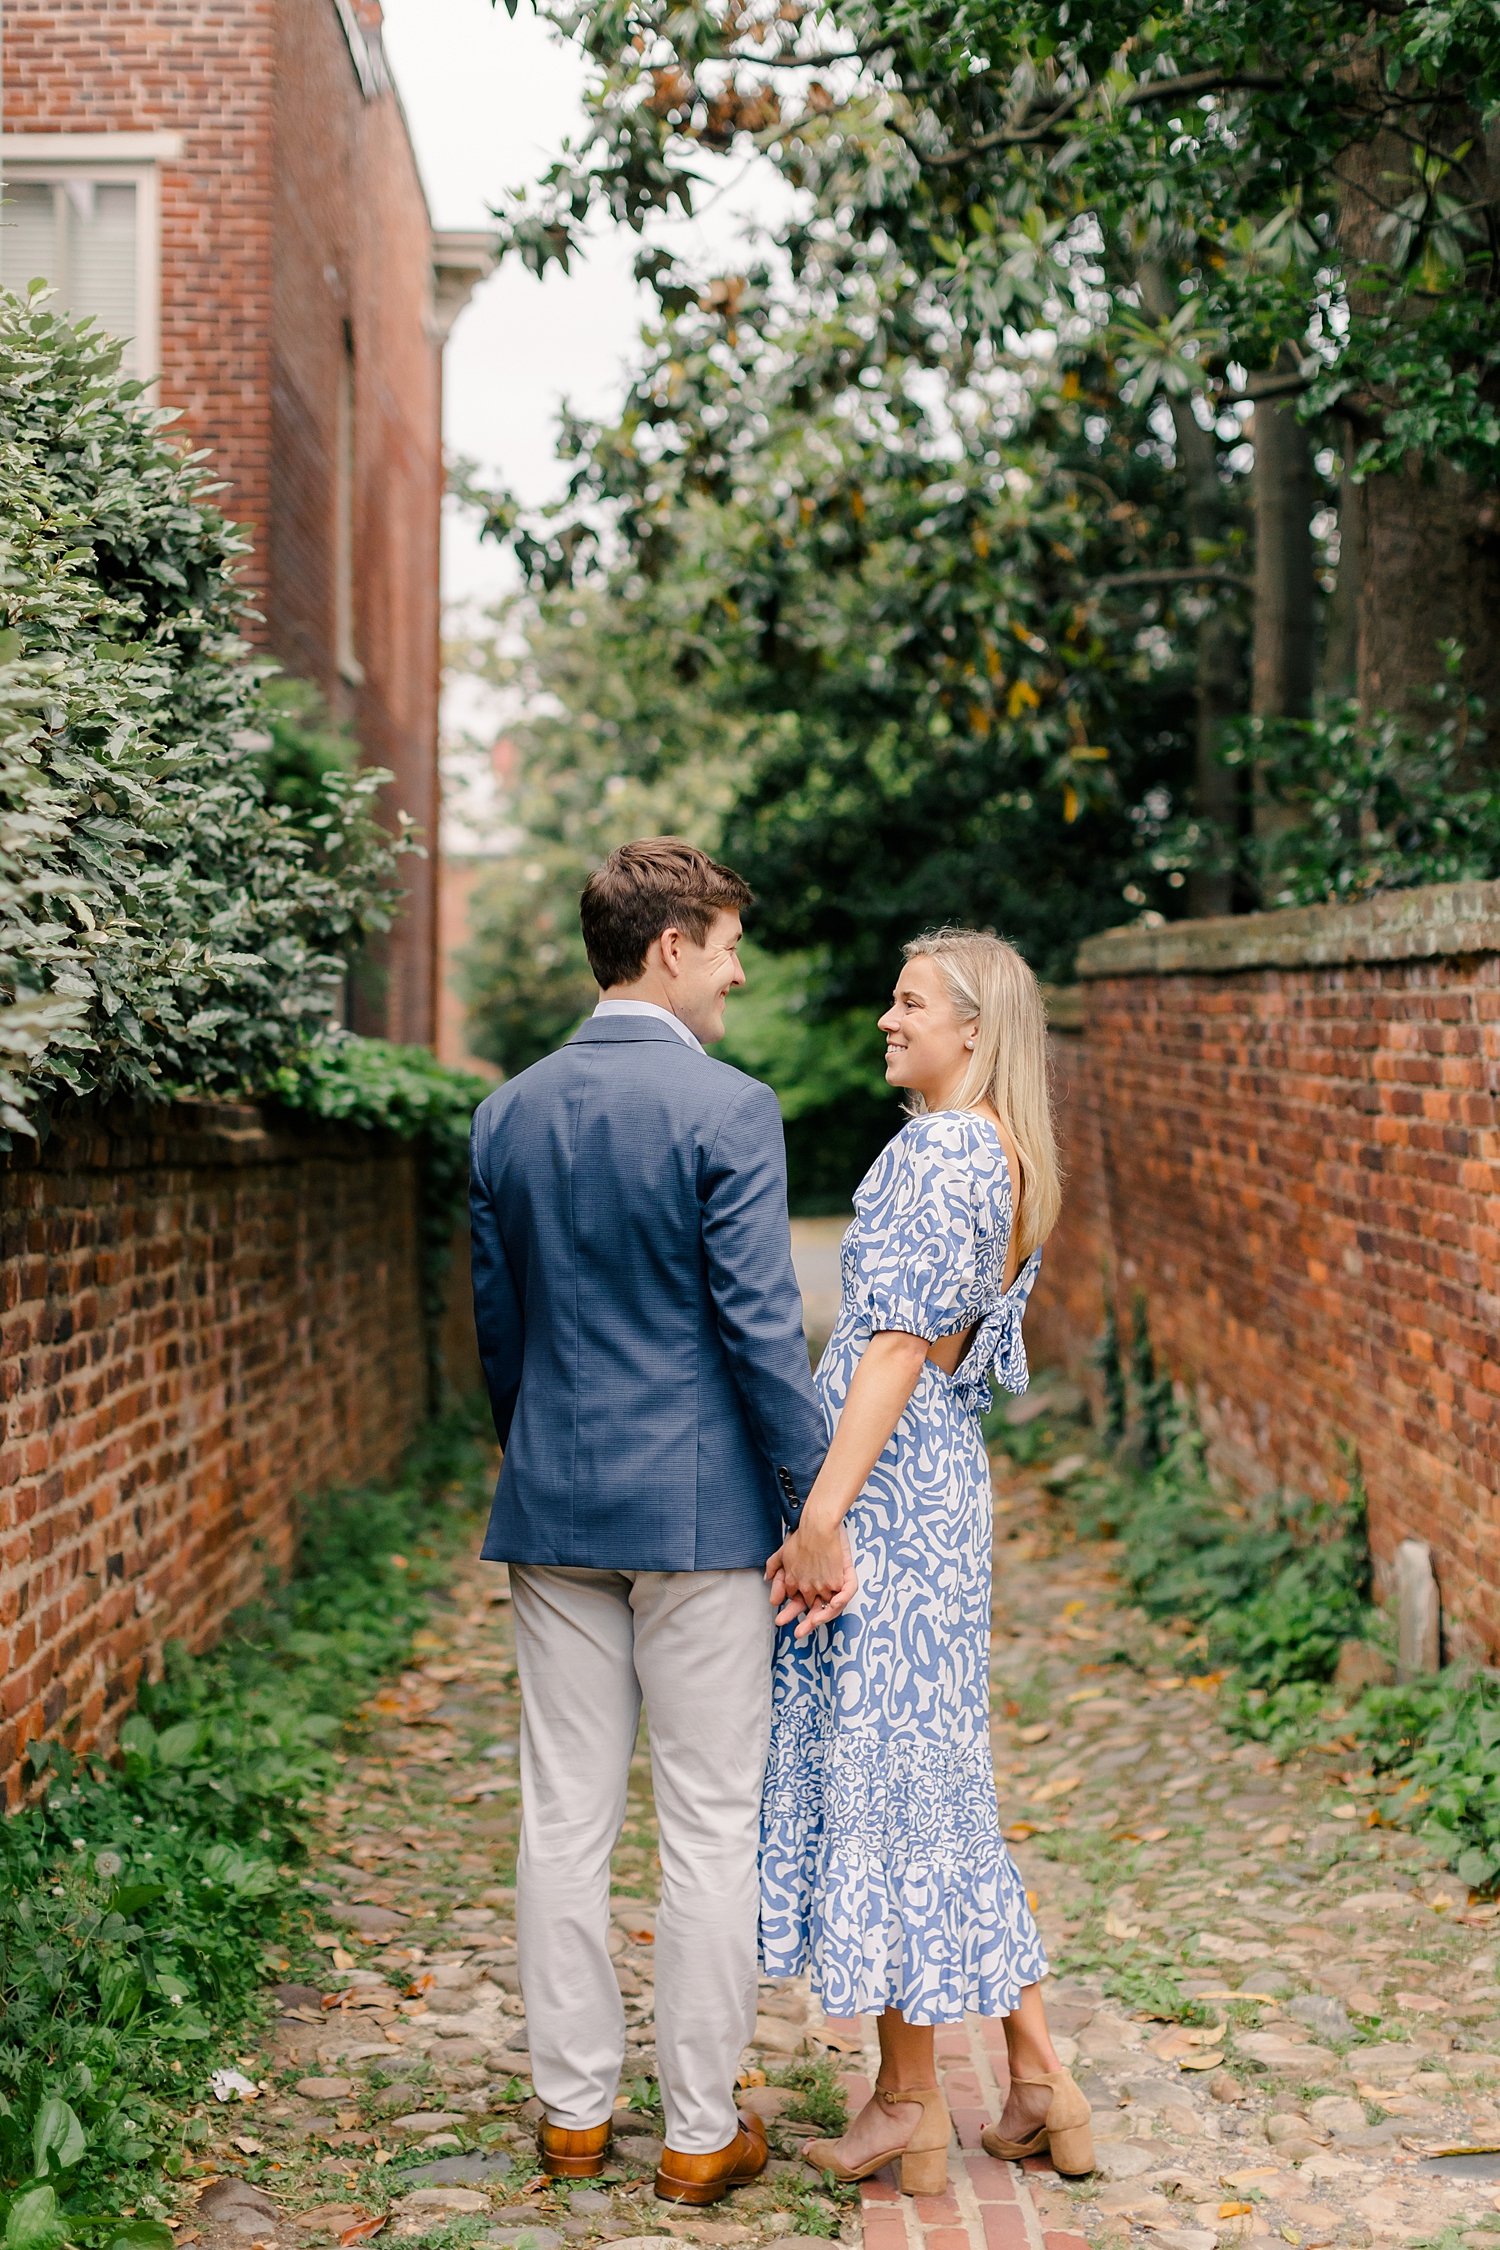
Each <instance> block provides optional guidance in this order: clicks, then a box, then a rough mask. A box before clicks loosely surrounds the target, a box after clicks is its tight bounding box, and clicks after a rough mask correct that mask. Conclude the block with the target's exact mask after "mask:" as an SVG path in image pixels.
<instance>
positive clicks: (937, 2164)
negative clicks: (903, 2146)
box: [900, 2148, 948, 2195]
mask: <svg viewBox="0 0 1500 2250" xmlns="http://www.w3.org/2000/svg"><path fill="white" fill-rule="evenodd" d="M900 2181H901V2193H902V2194H903V2195H941V2194H942V2193H943V2192H944V2190H945V2189H946V2187H947V2185H948V2151H947V2149H946V2148H921V2149H917V2150H916V2151H915V2153H913V2152H912V2151H911V2150H904V2151H903V2152H902V2157H901V2166H900Z"/></svg>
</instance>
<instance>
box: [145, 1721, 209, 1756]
mask: <svg viewBox="0 0 1500 2250" xmlns="http://www.w3.org/2000/svg"><path fill="white" fill-rule="evenodd" d="M202 1741H203V1724H202V1721H201V1720H199V1719H179V1720H178V1722H177V1724H176V1726H174V1727H168V1728H167V1730H166V1732H165V1733H164V1734H159V1735H158V1736H157V1738H156V1755H157V1757H158V1758H159V1760H160V1761H161V1763H162V1764H163V1765H164V1766H185V1765H186V1764H187V1762H188V1760H189V1759H190V1758H191V1757H192V1756H193V1755H194V1753H195V1752H196V1751H197V1750H198V1748H199V1746H200V1745H201V1743H202Z"/></svg>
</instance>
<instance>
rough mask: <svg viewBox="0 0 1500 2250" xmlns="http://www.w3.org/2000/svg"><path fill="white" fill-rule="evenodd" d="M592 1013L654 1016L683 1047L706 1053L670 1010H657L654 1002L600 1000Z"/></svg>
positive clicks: (698, 1041)
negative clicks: (675, 1036)
mask: <svg viewBox="0 0 1500 2250" xmlns="http://www.w3.org/2000/svg"><path fill="white" fill-rule="evenodd" d="M594 1013H595V1015H596V1016H655V1017H656V1018H657V1020H658V1021H659V1022H661V1023H669V1024H670V1025H671V1026H672V1029H673V1030H674V1031H675V1032H676V1034H677V1036H678V1038H679V1039H680V1040H681V1041H682V1042H683V1044H684V1046H688V1047H696V1048H697V1050H698V1052H699V1054H700V1055H702V1054H706V1053H707V1049H706V1048H705V1047H704V1045H703V1042H702V1041H701V1039H698V1038H696V1037H695V1036H694V1034H693V1033H692V1032H691V1031H689V1030H688V1027H687V1025H686V1024H685V1023H684V1022H683V1021H682V1018H681V1017H680V1016H674V1015H673V1013H672V1011H671V1009H670V1008H659V1007H658V1006H657V1004H656V1002H655V1001H654V1000H601V1001H600V1002H599V1004H598V1006H597V1007H596V1008H595V1010H594Z"/></svg>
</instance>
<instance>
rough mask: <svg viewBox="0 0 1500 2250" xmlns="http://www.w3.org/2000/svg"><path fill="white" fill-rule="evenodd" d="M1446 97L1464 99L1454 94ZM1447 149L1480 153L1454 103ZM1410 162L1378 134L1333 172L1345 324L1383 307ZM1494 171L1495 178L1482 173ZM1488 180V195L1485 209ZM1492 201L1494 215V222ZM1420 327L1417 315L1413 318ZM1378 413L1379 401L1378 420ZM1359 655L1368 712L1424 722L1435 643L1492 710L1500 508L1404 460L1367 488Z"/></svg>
mask: <svg viewBox="0 0 1500 2250" xmlns="http://www.w3.org/2000/svg"><path fill="white" fill-rule="evenodd" d="M1350 75H1351V80H1352V81H1353V82H1354V83H1355V84H1357V85H1360V86H1362V87H1363V88H1364V90H1365V91H1366V92H1367V94H1368V95H1369V97H1370V99H1371V102H1372V105H1373V104H1375V103H1378V101H1379V98H1380V94H1379V86H1378V82H1377V78H1376V69H1375V61H1374V58H1373V57H1372V56H1371V55H1370V54H1369V53H1368V52H1366V53H1365V54H1363V55H1361V56H1360V57H1359V59H1358V60H1357V62H1356V63H1355V65H1354V66H1353V68H1352V70H1351V74H1350ZM1454 91H1456V92H1458V93H1460V94H1461V92H1462V90H1461V89H1455V90H1454ZM1444 139H1445V140H1446V141H1449V142H1450V145H1451V144H1456V143H1458V142H1460V141H1463V140H1468V141H1470V142H1472V143H1473V145H1474V146H1475V147H1476V148H1480V149H1482V148H1483V147H1484V145H1485V143H1484V134H1483V128H1482V125H1481V124H1480V121H1479V120H1478V119H1477V118H1476V117H1474V115H1473V114H1472V112H1469V111H1467V110H1465V109H1464V107H1463V106H1462V103H1461V101H1460V102H1456V103H1455V104H1454V106H1453V107H1452V109H1451V110H1450V111H1449V112H1448V121H1447V124H1446V125H1445V129H1444ZM1412 164H1413V151H1412V149H1411V147H1410V146H1409V145H1408V143H1407V141H1406V140H1405V139H1404V138H1403V137H1402V136H1401V135H1399V134H1397V133H1395V132H1393V131H1391V130H1389V129H1387V128H1386V127H1385V126H1384V125H1383V124H1382V125H1381V126H1380V127H1379V129H1378V130H1376V131H1375V132H1374V133H1373V134H1372V135H1371V136H1370V137H1369V138H1368V139H1367V140H1364V141H1357V142H1355V143H1353V144H1352V145H1351V146H1350V148H1349V149H1348V150H1347V151H1346V153H1345V155H1344V157H1343V159H1342V160H1341V162H1340V165H1339V179H1340V184H1341V190H1342V194H1341V202H1340V212H1339V241H1340V246H1341V248H1342V250H1343V253H1344V257H1345V261H1346V264H1347V269H1348V286H1349V303H1350V310H1351V315H1352V317H1353V319H1354V320H1356V321H1358V320H1360V319H1361V318H1362V317H1368V316H1369V315H1370V314H1371V313H1373V312H1376V311H1378V310H1383V309H1385V307H1386V304H1387V302H1388V296H1387V292H1386V290H1385V288H1384V287H1383V286H1382V284H1381V281H1380V279H1379V275H1378V273H1377V274H1376V275H1374V276H1373V277H1372V278H1371V279H1370V280H1369V281H1368V282H1367V281H1365V280H1364V279H1363V274H1364V271H1365V269H1367V268H1369V267H1372V266H1373V267H1376V268H1378V267H1379V265H1380V262H1381V260H1382V258H1384V257H1386V256H1388V255H1389V245H1388V242H1387V240H1386V238H1385V237H1383V236H1382V234H1381V232H1380V225H1381V221H1382V219H1383V218H1384V217H1385V215H1386V214H1387V213H1388V212H1389V211H1390V210H1391V208H1392V207H1393V205H1394V204H1396V203H1398V202H1399V201H1400V199H1401V197H1402V195H1403V194H1404V193H1405V192H1406V191H1407V189H1408V188H1409V187H1410V186H1411V185H1412V184H1413V180H1414V175H1413V170H1412ZM1490 169H1491V171H1492V169H1493V168H1492V167H1491V168H1490ZM1493 189H1494V181H1493V177H1491V178H1490V179H1489V181H1488V182H1487V184H1486V189H1485V192H1486V193H1487V194H1489V195H1490V196H1491V197H1492V198H1493ZM1493 207H1494V206H1493V200H1492V202H1491V208H1492V210H1493ZM1412 317H1413V318H1414V319H1419V318H1420V317H1421V314H1420V311H1419V310H1417V309H1415V308H1414V309H1413V314H1412ZM1385 403H1386V402H1385V401H1383V400H1381V399H1379V398H1376V399H1375V400H1373V401H1371V406H1372V408H1373V410H1374V412H1375V413H1376V414H1378V413H1379V411H1380V409H1381V407H1382V406H1383V405H1384V404H1385ZM1361 513H1362V517H1363V534H1364V536H1363V540H1362V555H1361V568H1360V586H1359V601H1358V623H1357V631H1356V648H1355V692H1356V694H1357V696H1358V698H1359V703H1360V708H1361V710H1362V711H1364V712H1374V711H1378V710H1390V711H1401V712H1404V713H1406V714H1407V715H1408V716H1410V717H1411V718H1413V719H1414V720H1416V721H1417V722H1418V723H1422V722H1425V721H1430V717H1431V702H1430V693H1431V689H1432V688H1433V686H1434V685H1435V684H1436V683H1437V682H1438V681H1439V680H1440V679H1441V678H1442V677H1443V658H1442V656H1441V654H1440V652H1439V645H1438V644H1439V643H1440V642H1441V641H1444V640H1456V641H1459V642H1461V643H1462V644H1463V647H1464V650H1465V652H1466V653H1465V664H1464V675H1465V681H1466V684H1467V685H1469V686H1470V687H1472V688H1474V689H1476V690H1477V691H1478V693H1480V694H1481V695H1483V696H1484V697H1485V699H1486V701H1487V702H1488V703H1489V704H1490V706H1491V708H1492V709H1495V710H1500V633H1497V632H1496V630H1495V620H1496V618H1497V617H1500V498H1497V495H1496V494H1495V493H1494V492H1493V491H1492V490H1487V489H1486V488H1484V487H1483V486H1481V485H1479V484H1477V483H1476V482H1475V480H1474V479H1473V478H1472V477H1468V476H1465V475H1463V474H1462V473H1460V471H1458V470H1457V469H1454V468H1452V467H1451V466H1450V465H1449V464H1448V463H1446V462H1442V461H1435V460H1431V459H1428V458H1426V457H1425V456H1424V455H1423V454H1421V453H1419V452H1413V453H1409V454H1408V455H1407V456H1406V458H1405V460H1404V461H1403V462H1402V463H1401V466H1400V467H1399V469H1396V470H1394V471H1391V472H1388V473H1386V474H1383V475H1379V476H1372V477H1370V478H1368V479H1367V480H1366V482H1365V486H1364V494H1363V507H1362V510H1361Z"/></svg>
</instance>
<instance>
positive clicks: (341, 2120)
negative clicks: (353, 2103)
mask: <svg viewBox="0 0 1500 2250" xmlns="http://www.w3.org/2000/svg"><path fill="white" fill-rule="evenodd" d="M333 2122H334V2123H335V2125H337V2126H338V2127H339V2129H340V2131H341V2132H345V2133H347V2132H348V2130H349V2128H350V2126H351V2125H357V2124H358V2123H359V2111H358V2110H357V2109H339V2110H335V2111H334V2115H333Z"/></svg>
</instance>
